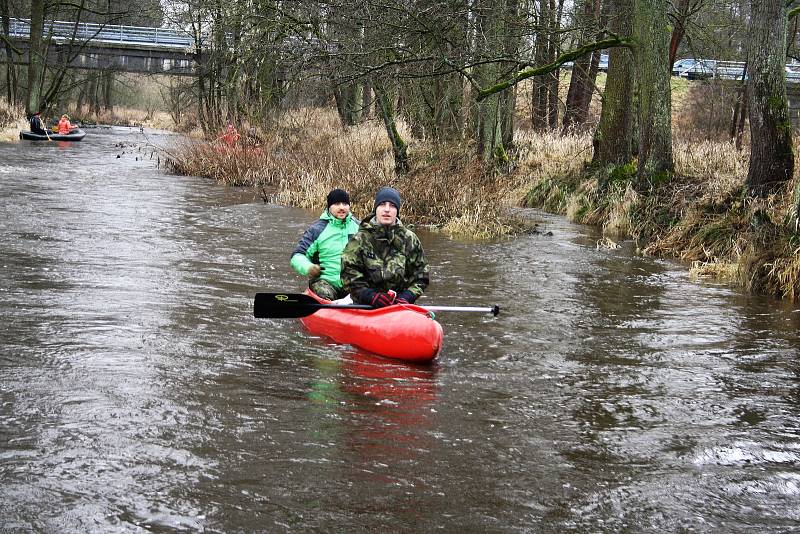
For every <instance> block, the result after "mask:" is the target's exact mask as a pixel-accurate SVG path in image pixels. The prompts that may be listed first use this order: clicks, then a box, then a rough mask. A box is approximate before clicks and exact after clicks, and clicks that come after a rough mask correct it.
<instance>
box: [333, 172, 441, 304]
mask: <svg viewBox="0 0 800 534" xmlns="http://www.w3.org/2000/svg"><path fill="white" fill-rule="evenodd" d="M400 205H401V201H400V193H399V192H398V191H397V190H396V189H393V188H391V187H383V188H381V189H380V190H379V191H378V192H377V193H376V194H375V212H374V215H373V216H372V218H371V219H369V220H366V219H365V220H364V222H362V223H361V226H360V228H359V230H358V233H357V234H356V236H355V237H354V238H353V240H352V241H350V242H349V243H348V244H347V246H346V247H345V249H344V252H343V253H342V285H343V286H344V289H345V290H346V291H347V292H348V293H350V296H351V297H352V298H353V302H355V303H358V304H371V305H372V306H374V307H376V308H381V307H383V306H389V305H391V304H411V303H413V302H414V301H416V300H417V299H418V298H419V297H420V295H422V292H423V291H425V288H426V287H428V283H429V276H428V262H427V260H426V259H425V252H424V251H423V250H422V243H420V240H419V238H418V237H417V236H416V234H414V232H412V231H411V230H409V229H408V228H406V227H405V226H404V225H403V223H402V222H401V221H400V219H399V218H398V214H399V212H400Z"/></svg>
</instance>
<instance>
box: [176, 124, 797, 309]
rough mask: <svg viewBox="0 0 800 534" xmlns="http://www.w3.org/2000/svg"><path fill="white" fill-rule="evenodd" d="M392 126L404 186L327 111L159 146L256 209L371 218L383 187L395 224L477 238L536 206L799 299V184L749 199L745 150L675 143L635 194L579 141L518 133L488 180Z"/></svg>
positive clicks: (586, 137)
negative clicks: (650, 183) (227, 140)
mask: <svg viewBox="0 0 800 534" xmlns="http://www.w3.org/2000/svg"><path fill="white" fill-rule="evenodd" d="M400 127H401V133H402V135H403V136H404V138H406V139H408V140H410V141H411V142H410V146H411V147H412V150H413V161H414V164H413V167H412V169H411V171H410V172H409V173H408V174H406V175H404V176H402V177H397V176H395V173H394V162H393V159H392V153H391V147H390V145H389V143H388V141H387V140H386V135H385V132H384V130H383V126H382V125H381V124H379V123H377V122H376V121H373V122H368V123H366V124H363V125H361V126H358V127H353V128H348V129H342V127H341V126H340V124H339V121H338V117H337V116H336V113H335V111H332V110H330V111H326V110H303V111H297V112H293V113H292V114H289V115H287V116H286V117H285V118H284V119H283V120H282V121H281V124H279V125H278V126H277V127H276V128H275V129H274V130H273V131H271V132H266V133H265V132H259V135H258V136H256V137H252V138H246V139H243V140H242V141H241V142H240V144H237V146H235V147H228V146H225V145H223V144H221V143H219V142H212V143H208V142H196V141H185V142H182V143H181V144H180V145H179V146H176V147H171V148H170V149H169V150H168V159H167V167H168V168H169V169H170V171H171V172H174V173H177V174H190V175H198V176H206V177H209V178H212V179H214V180H217V181H219V182H220V183H225V184H228V185H234V186H252V187H255V188H257V189H258V190H259V191H260V192H261V196H262V198H263V199H264V200H265V201H268V202H272V203H277V204H283V205H290V206H296V207H302V208H306V209H310V210H317V209H320V208H321V207H322V199H324V198H325V195H326V194H327V192H328V191H329V190H330V189H332V188H334V187H343V188H345V189H347V190H348V191H349V192H350V194H351V198H352V199H353V209H354V212H355V213H357V214H359V215H363V214H368V213H369V212H370V211H371V208H372V195H373V194H374V191H375V190H376V189H377V188H379V187H380V186H382V185H386V184H390V185H392V186H394V187H396V188H398V189H399V190H400V191H401V192H402V193H403V197H404V205H403V210H402V216H403V218H404V220H405V221H407V222H409V223H412V224H426V225H432V226H434V227H436V228H439V229H441V230H442V231H444V232H446V233H448V234H451V235H458V236H467V237H470V238H478V239H492V238H498V237H503V236H508V235H513V234H515V233H518V232H523V231H529V230H531V226H530V224H527V225H526V224H525V222H524V221H523V220H521V219H520V218H519V217H517V216H516V215H514V213H513V210H511V209H510V208H513V207H514V206H520V205H522V206H526V207H536V208H540V209H543V210H546V211H549V212H552V213H558V214H561V215H564V216H566V217H567V218H568V219H569V220H571V221H574V222H578V223H583V224H590V225H597V226H599V227H601V228H602V230H603V232H604V234H605V235H606V236H607V237H608V238H609V239H611V240H612V241H613V240H620V239H633V240H635V241H636V242H637V244H638V246H639V250H640V251H641V253H643V254H648V255H654V256H664V257H671V258H677V259H679V260H682V261H686V262H688V263H689V264H690V266H691V267H690V270H691V273H692V275H693V276H695V277H710V278H713V279H715V280H718V281H721V282H724V283H727V284H732V285H736V286H738V287H741V288H742V289H744V290H746V291H752V292H764V293H769V294H773V295H778V296H782V297H786V298H789V299H792V300H795V299H797V298H798V296H800V286H798V284H800V248H798V246H800V234H798V232H797V225H798V223H797V211H798V210H797V206H796V204H797V200H796V197H795V196H794V194H793V191H794V190H795V188H796V187H797V184H798V180H797V178H795V180H794V181H793V182H792V183H791V184H789V186H788V188H787V190H786V193H785V194H784V195H781V196H778V197H774V198H770V199H767V200H757V199H750V198H749V197H747V196H746V195H744V181H745V178H746V175H747V162H748V158H749V154H748V152H747V151H746V150H744V151H740V150H737V149H736V148H735V147H734V146H733V145H732V144H730V143H728V142H724V141H716V142H715V141H696V142H695V141H677V140H676V142H675V147H674V152H675V164H676V174H675V176H674V177H673V178H672V179H671V180H670V181H668V182H666V183H664V184H661V185H660V186H658V187H656V188H653V189H652V190H650V191H647V192H637V191H636V190H635V189H634V188H633V186H632V183H633V182H632V180H633V172H634V170H635V169H634V168H633V167H632V166H630V167H621V168H618V169H606V170H602V171H598V170H597V169H591V168H590V167H589V162H590V160H591V156H592V147H591V135H590V134H583V135H567V136H561V135H557V134H540V133H533V132H531V131H529V130H522V131H518V132H517V135H516V138H515V145H516V153H515V157H514V163H513V167H510V168H508V169H505V170H504V172H498V173H486V172H484V171H483V169H482V166H481V164H480V162H479V161H477V160H476V159H475V158H474V157H473V156H472V154H473V153H474V147H472V146H470V145H469V144H462V145H458V146H450V147H447V148H443V147H436V146H433V145H430V144H426V143H425V142H423V141H421V140H418V139H412V138H411V135H410V133H409V132H408V131H407V129H406V128H405V127H404V126H403V125H402V123H401V125H400ZM798 148H800V147H798ZM599 184H603V186H602V187H601V186H600V185H599Z"/></svg>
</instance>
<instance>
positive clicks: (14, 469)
mask: <svg viewBox="0 0 800 534" xmlns="http://www.w3.org/2000/svg"><path fill="white" fill-rule="evenodd" d="M148 141H150V142H155V143H158V144H165V143H168V142H169V137H168V136H161V135H158V134H154V133H151V134H149V136H148V137H147V138H145V137H144V136H143V135H142V133H140V132H139V131H137V130H134V129H123V128H114V129H96V130H89V133H88V135H87V136H86V139H85V140H84V141H83V142H81V143H75V144H72V145H69V144H57V143H43V142H38V143H36V142H19V143H0V189H1V190H2V195H0V206H2V209H1V211H0V226H1V227H2V233H0V247H1V248H0V251H2V262H1V263H0V265H2V270H0V309H1V310H2V317H3V321H2V323H0V340H2V351H1V352H0V482H1V483H0V530H2V531H4V532H144V531H152V532H176V531H186V532H203V531H204V532H256V531H260V532H307V531H327V532H336V531H340V532H341V531H354V532H364V531H384V530H389V529H391V531H401V532H412V531H413V532H427V531H432V530H435V529H439V530H442V531H446V532H447V531H450V532H564V531H573V532H587V531H592V532H618V531H626V532H644V531H649V532H662V531H668V532H692V531H697V532H721V531H725V532H745V531H747V532H788V531H791V530H794V529H796V528H797V527H798V524H800V523H798V521H799V520H800V469H798V467H799V466H798V461H799V460H800V440H799V439H798V434H800V413H799V412H800V381H799V380H798V368H799V365H800V364H798V346H799V345H800V344H799V343H798V334H797V331H798V324H799V323H800V309H799V308H798V307H797V306H793V305H791V304H788V303H785V302H780V301H777V300H774V299H771V298H764V297H751V296H745V295H742V294H740V293H739V292H737V291H734V290H731V289H727V288H724V287H719V286H715V285H713V284H709V283H703V282H699V283H698V282H694V281H691V280H689V278H688V275H687V273H686V270H685V267H683V266H680V265H676V264H673V263H671V262H668V261H661V260H657V259H650V258H642V257H639V256H637V255H635V253H634V251H633V249H632V246H630V245H629V244H626V245H625V246H623V247H622V248H620V249H617V250H603V249H600V250H598V249H597V247H596V246H595V244H596V242H597V240H598V239H599V237H600V236H598V235H597V234H596V233H595V232H594V231H593V230H592V229H590V228H586V227H582V226H576V225H572V224H570V223H568V222H566V221H565V220H564V219H562V218H559V217H552V216H548V215H544V214H541V213H537V212H530V216H532V217H536V218H539V219H540V220H541V229H542V230H543V231H545V232H552V235H542V234H537V235H527V236H522V237H518V238H515V239H511V240H504V241H500V242H494V243H475V242H468V241H455V240H450V239H448V238H446V237H444V236H442V235H439V234H436V233H432V232H428V231H425V230H420V231H419V233H420V235H421V238H422V240H423V243H424V246H425V248H426V251H427V254H428V257H429V260H430V263H431V267H432V280H433V283H432V285H431V287H430V289H429V291H428V293H427V295H426V298H425V302H427V303H429V304H440V305H468V306H474V305H479V306H482V305H490V304H500V305H501V307H502V312H501V315H500V316H499V317H498V318H492V317H491V316H484V315H476V314H456V313H452V314H448V313H444V312H442V313H439V314H438V319H439V320H440V322H441V323H442V325H443V327H444V331H445V345H444V349H443V351H442V354H441V356H440V357H439V359H438V361H437V362H436V363H435V364H434V365H432V366H430V367H414V366H407V365H403V364H400V363H394V362H391V361H387V360H383V359H381V358H378V357H374V356H370V355H368V354H364V353H362V352H359V351H357V350H355V349H353V348H350V347H343V346H337V345H333V344H330V343H329V342H327V341H326V340H324V339H319V338H314V337H312V336H310V335H309V334H307V333H306V332H304V331H303V330H302V328H301V327H300V325H299V323H298V322H297V321H294V320H256V319H253V318H252V317H251V312H252V298H253V295H254V294H255V293H256V292H257V291H268V290H281V291H284V290H299V289H302V280H300V279H299V278H298V277H297V276H295V275H294V274H293V273H292V271H291V270H290V268H289V265H288V260H289V257H288V255H289V252H290V251H291V249H292V247H293V245H294V243H295V241H296V240H297V238H298V237H299V235H300V233H301V232H302V231H303V230H304V229H305V227H306V226H307V225H308V224H310V223H311V222H312V221H313V219H314V218H315V217H316V216H317V215H318V214H317V213H311V212H306V211H302V210H297V209H290V208H286V207H281V206H276V205H270V204H264V203H263V202H262V201H261V200H260V199H258V198H256V197H255V196H254V195H253V193H252V191H249V190H245V189H231V188H225V187H222V186H217V185H215V184H213V183H210V182H208V181H206V180H203V179H198V178H192V177H176V176H168V175H165V174H164V173H163V172H162V171H161V170H159V169H158V168H157V166H156V160H155V159H150V151H149V149H148V148H147V142H148ZM118 156H119V157H118Z"/></svg>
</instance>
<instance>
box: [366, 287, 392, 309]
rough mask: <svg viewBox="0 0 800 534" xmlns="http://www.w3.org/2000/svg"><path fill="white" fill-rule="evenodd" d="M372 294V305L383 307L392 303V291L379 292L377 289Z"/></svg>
mask: <svg viewBox="0 0 800 534" xmlns="http://www.w3.org/2000/svg"><path fill="white" fill-rule="evenodd" d="M373 293H374V295H373V296H372V300H371V302H372V306H373V307H375V308H383V307H384V306H391V305H392V304H394V299H395V296H394V292H391V293H381V292H378V291H373Z"/></svg>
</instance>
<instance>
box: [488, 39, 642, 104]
mask: <svg viewBox="0 0 800 534" xmlns="http://www.w3.org/2000/svg"><path fill="white" fill-rule="evenodd" d="M617 46H625V47H630V46H631V40H630V39H623V38H621V37H617V36H613V37H610V38H608V39H603V40H602V41H596V42H594V43H589V44H586V45H583V46H582V47H580V48H577V49H575V50H572V51H571V52H565V53H563V54H561V55H560V56H558V57H557V58H556V60H555V61H554V62H552V63H549V64H547V65H544V66H541V67H535V68H528V69H523V70H521V71H519V72H518V73H517V74H516V75H515V76H514V77H513V78H511V79H510V80H506V81H504V82H500V83H498V84H495V85H493V86H492V87H488V88H486V89H481V90H480V91H478V96H477V97H476V98H475V100H476V101H477V102H480V101H481V100H483V99H485V98H487V97H489V96H491V95H493V94H495V93H499V92H501V91H505V90H506V89H508V88H509V87H512V86H514V85H516V84H518V83H519V82H521V81H523V80H527V79H528V78H531V77H533V76H541V75H542V74H547V73H549V72H553V71H554V70H556V69H558V68H559V67H560V66H561V65H563V64H564V63H566V62H567V61H574V60H576V59H578V58H579V57H581V56H583V55H584V54H588V53H589V52H594V51H595V50H603V49H605V48H614V47H617Z"/></svg>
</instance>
